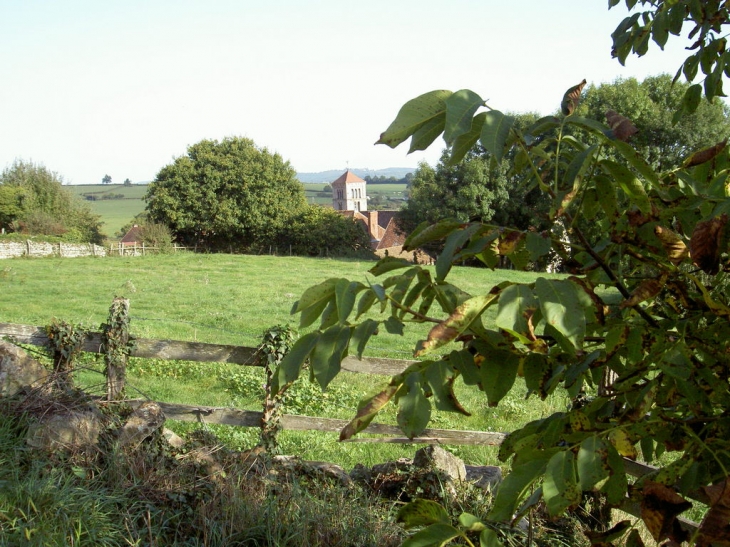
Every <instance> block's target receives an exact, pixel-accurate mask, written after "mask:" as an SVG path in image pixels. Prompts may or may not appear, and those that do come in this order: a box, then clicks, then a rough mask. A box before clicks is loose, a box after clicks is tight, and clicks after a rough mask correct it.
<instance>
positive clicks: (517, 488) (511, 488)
mask: <svg viewBox="0 0 730 547" xmlns="http://www.w3.org/2000/svg"><path fill="white" fill-rule="evenodd" d="M546 464H547V462H546V461H545V460H544V459H532V460H528V461H526V462H524V463H522V464H521V465H514V466H513V467H512V471H510V473H509V474H508V475H507V476H506V477H505V478H504V480H503V481H502V482H501V483H500V485H499V488H498V489H497V496H496V498H495V499H494V505H493V506H492V509H491V511H490V512H489V518H490V519H491V520H495V521H498V522H511V521H512V515H514V514H515V510H516V509H517V504H518V503H519V502H520V500H521V499H522V498H523V497H524V495H525V493H526V492H527V491H528V490H529V489H530V486H532V484H533V483H534V482H535V481H536V480H537V479H538V478H539V477H540V476H541V475H542V473H543V471H544V470H545V466H546Z"/></svg>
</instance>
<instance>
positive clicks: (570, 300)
mask: <svg viewBox="0 0 730 547" xmlns="http://www.w3.org/2000/svg"><path fill="white" fill-rule="evenodd" d="M578 290H579V289H578V288H577V287H576V286H575V285H574V284H573V283H572V282H570V281H566V280H558V279H545V278H544V277H538V278H537V280H536V281H535V294H536V295H537V297H538V299H539V302H540V310H541V311H542V316H543V318H544V319H545V321H546V322H547V324H548V325H550V326H552V327H553V328H554V329H555V330H557V331H558V332H559V333H560V334H562V335H563V336H564V337H565V339H566V340H568V341H569V342H570V343H571V344H572V345H573V347H574V348H575V349H580V348H581V347H582V345H583V338H584V336H585V330H586V319H585V310H584V309H583V307H582V306H581V304H580V296H579V294H578Z"/></svg>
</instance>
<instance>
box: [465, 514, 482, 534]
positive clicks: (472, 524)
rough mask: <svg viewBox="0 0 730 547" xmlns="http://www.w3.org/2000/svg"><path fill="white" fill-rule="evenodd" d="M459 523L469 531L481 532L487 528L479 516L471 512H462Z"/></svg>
mask: <svg viewBox="0 0 730 547" xmlns="http://www.w3.org/2000/svg"><path fill="white" fill-rule="evenodd" d="M459 524H461V526H462V527H463V528H464V529H466V530H468V531H469V532H481V531H482V530H484V529H485V528H486V526H485V525H484V523H483V522H482V521H481V520H480V519H479V517H477V516H475V515H472V514H471V513H462V514H461V515H459Z"/></svg>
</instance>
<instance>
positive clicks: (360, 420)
mask: <svg viewBox="0 0 730 547" xmlns="http://www.w3.org/2000/svg"><path fill="white" fill-rule="evenodd" d="M402 383H403V379H402V377H401V376H400V375H399V376H395V377H393V379H392V380H391V381H390V384H388V386H386V387H385V389H383V390H382V391H380V392H379V393H376V394H375V395H374V396H372V397H371V398H370V399H369V400H366V401H363V403H361V406H360V408H358V410H357V414H356V415H355V417H354V418H353V419H352V420H351V421H350V423H348V424H347V425H346V426H345V427H344V428H343V429H342V431H340V440H341V441H345V440H347V439H349V438H351V437H352V436H353V435H355V434H356V433H358V432H360V431H362V430H363V429H365V428H366V427H367V426H368V424H370V422H371V421H372V420H373V418H374V417H375V415H376V414H377V413H378V412H380V410H381V409H382V408H383V407H384V406H385V405H386V404H388V401H390V400H391V399H392V398H393V396H394V395H395V393H396V392H397V391H398V389H399V388H400V386H401V384H402Z"/></svg>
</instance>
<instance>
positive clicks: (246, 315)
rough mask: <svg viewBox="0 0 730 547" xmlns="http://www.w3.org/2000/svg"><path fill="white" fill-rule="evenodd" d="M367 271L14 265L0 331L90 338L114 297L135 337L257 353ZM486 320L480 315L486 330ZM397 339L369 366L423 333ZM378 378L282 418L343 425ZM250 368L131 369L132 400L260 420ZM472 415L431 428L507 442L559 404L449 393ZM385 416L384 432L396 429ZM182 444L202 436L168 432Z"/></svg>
mask: <svg viewBox="0 0 730 547" xmlns="http://www.w3.org/2000/svg"><path fill="white" fill-rule="evenodd" d="M372 265H373V263H371V262H364V261H357V260H335V259H316V258H300V257H273V256H247V255H200V254H191V253H181V254H175V255H161V256H147V257H109V258H103V259H101V258H78V259H59V258H47V259H15V260H7V261H4V262H3V263H2V264H0V293H1V294H2V299H1V300H0V321H4V322H10V323H20V324H28V325H38V326H43V325H47V324H49V323H50V322H51V320H52V319H53V318H56V319H58V320H63V321H66V322H70V323H75V324H83V325H85V326H86V327H87V328H89V329H90V330H97V329H98V326H99V325H100V324H101V323H103V322H104V321H105V320H106V318H107V313H108V308H109V306H110V304H111V300H112V298H113V297H114V296H125V297H127V298H129V299H130V302H131V306H130V310H131V311H130V315H131V327H130V330H131V332H132V334H133V335H135V336H137V337H143V338H157V339H175V340H187V341H201V342H210V343H222V344H236V345H243V346H253V347H255V346H258V344H259V343H260V340H261V336H262V334H263V332H264V331H265V330H266V329H268V328H270V327H272V326H274V325H290V326H292V327H296V326H297V321H298V318H297V317H293V316H291V315H290V310H291V308H292V305H293V304H294V303H295V302H296V300H297V299H298V298H299V296H300V295H301V294H302V293H303V291H304V290H305V289H306V288H308V287H309V286H311V285H314V284H316V283H319V282H321V281H323V280H324V279H327V278H330V277H347V278H349V279H353V280H360V281H365V280H367V279H370V280H374V278H373V276H372V275H370V274H368V273H367V270H368V269H369V268H370V267H371V266H372ZM451 277H452V282H455V283H457V284H458V285H459V286H461V287H462V288H464V289H465V290H466V291H468V292H471V293H472V294H475V293H477V292H486V291H488V290H489V289H490V288H491V287H492V286H493V285H495V284H496V283H499V282H500V281H503V280H504V279H505V278H509V279H512V280H520V281H529V280H531V279H534V278H535V274H532V273H526V272H514V271H506V270H497V271H489V270H486V269H476V268H464V267H460V268H455V269H454V271H453V274H452V276H451ZM490 317H492V316H487V320H489V318H490ZM413 326H414V328H412V329H407V330H406V333H405V335H404V336H402V337H400V336H395V335H388V334H387V333H383V334H379V335H378V336H377V337H376V338H375V339H373V341H372V342H371V344H370V345H369V346H368V350H367V351H366V355H370V356H374V357H390V358H395V359H409V358H411V356H412V350H413V348H414V347H415V344H416V342H417V341H418V340H419V339H420V338H422V337H424V336H425V335H426V333H427V330H426V329H427V327H424V326H423V325H417V324H414V325H413ZM84 366H85V367H89V368H91V369H93V371H94V372H88V373H84V374H85V376H84V382H86V383H87V384H100V383H101V381H102V380H101V379H100V376H99V372H98V371H99V370H100V369H101V364H100V363H99V360H98V359H95V358H92V357H90V356H87V357H86V358H85V361H84ZM386 380H387V379H386V378H385V377H378V376H368V375H363V374H349V373H343V374H341V375H340V377H339V378H338V379H337V380H336V381H335V383H334V384H333V386H332V387H331V389H330V390H328V392H327V393H326V394H322V393H321V391H319V389H318V388H317V387H316V386H313V385H311V384H309V383H308V382H307V381H306V380H304V381H302V385H301V386H299V387H298V390H297V391H296V393H295V394H294V395H293V396H292V401H291V402H290V403H289V408H287V409H285V412H289V413H299V414H308V415H322V416H327V417H337V418H343V419H347V418H350V417H352V415H353V413H354V409H355V407H356V405H357V402H358V400H359V399H360V398H361V397H362V396H364V395H365V394H366V393H367V392H369V391H370V390H372V389H374V388H375V387H377V386H380V385H383V384H384V383H385V382H386ZM262 381H263V377H262V376H261V371H260V370H258V369H251V368H250V367H240V366H235V365H222V364H200V363H188V362H170V361H166V362H163V361H152V360H142V359H132V363H131V364H130V374H129V386H130V393H129V394H130V396H137V395H138V394H143V395H144V396H148V397H150V398H153V399H157V400H164V401H168V402H177V403H184V404H203V405H213V406H236V407H238V408H247V409H250V410H259V409H260V403H261V400H260V396H261V392H260V386H261V384H262ZM458 394H459V396H460V397H463V398H464V404H465V406H466V407H467V408H468V409H469V410H471V411H472V412H473V416H472V417H469V418H464V417H461V416H457V415H452V414H448V413H435V414H434V420H433V422H432V424H431V426H432V427H438V428H447V429H473V430H485V431H509V430H511V429H514V428H515V427H517V426H518V425H520V424H522V423H524V422H525V421H528V420H532V419H537V418H540V417H543V416H544V415H546V414H547V413H552V412H554V411H556V410H561V409H562V408H564V407H565V405H566V404H567V399H566V397H565V396H564V395H561V394H556V395H554V396H552V397H550V398H548V399H547V400H546V401H535V400H534V399H533V400H532V401H533V402H531V403H530V404H525V402H524V400H523V399H524V396H525V390H524V388H521V389H518V390H516V391H515V392H514V393H512V394H511V395H510V396H508V397H507V398H506V399H505V400H504V401H503V403H502V404H500V406H499V407H497V408H489V407H488V406H487V405H486V400H485V398H484V397H483V395H482V394H480V393H478V392H475V391H474V390H473V389H471V388H467V387H466V386H463V385H461V386H459V387H458ZM394 419H395V413H394V409H390V410H388V411H387V412H385V413H384V415H383V417H382V419H379V421H381V422H386V423H394ZM171 426H172V428H173V429H175V430H176V431H178V432H181V433H185V432H189V431H190V430H192V429H195V428H197V427H199V426H197V425H196V426H193V425H190V424H183V423H171ZM214 430H215V431H216V434H217V435H218V436H219V437H220V438H221V439H222V440H224V441H225V442H227V443H228V444H230V445H231V446H233V447H236V448H239V449H240V448H246V447H250V446H251V445H253V444H255V442H256V440H257V432H256V431H255V430H251V429H248V430H246V429H244V428H231V427H225V426H217V427H214ZM281 439H282V446H283V449H284V451H285V452H286V453H292V454H297V455H300V456H302V457H305V458H308V459H315V460H327V461H332V462H334V463H339V464H341V465H343V466H345V467H352V466H354V465H355V464H356V463H363V464H373V463H377V462H380V461H385V460H387V459H391V458H395V457H404V456H412V454H413V451H414V448H413V447H410V446H398V445H392V444H389V445H382V444H379V445H378V444H367V443H353V444H348V445H342V444H340V443H337V442H336V435H335V434H326V433H314V432H283V433H282V435H281ZM453 451H454V452H455V453H457V454H459V455H460V456H462V457H464V459H465V460H466V461H467V463H473V464H485V463H491V464H495V463H497V461H496V448H495V447H484V446H482V447H466V446H464V447H453Z"/></svg>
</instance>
